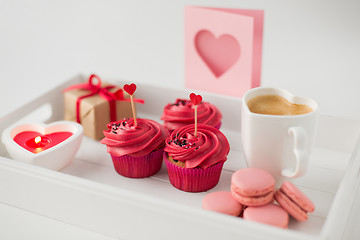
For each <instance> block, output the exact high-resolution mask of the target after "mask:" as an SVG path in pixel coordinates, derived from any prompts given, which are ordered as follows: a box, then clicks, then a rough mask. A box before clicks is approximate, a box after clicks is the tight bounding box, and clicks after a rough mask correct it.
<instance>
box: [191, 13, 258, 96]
mask: <svg viewBox="0 0 360 240" xmlns="http://www.w3.org/2000/svg"><path fill="white" fill-rule="evenodd" d="M263 21H264V11H262V10H246V9H225V8H208V7H195V6H187V7H185V86H186V88H190V89H197V90H203V91H208V92H214V93H219V94H224V95H229V96H235V97H242V95H243V93H245V92H246V91H247V90H248V89H250V88H253V87H258V86H260V77H261V57H262V38H263Z"/></svg>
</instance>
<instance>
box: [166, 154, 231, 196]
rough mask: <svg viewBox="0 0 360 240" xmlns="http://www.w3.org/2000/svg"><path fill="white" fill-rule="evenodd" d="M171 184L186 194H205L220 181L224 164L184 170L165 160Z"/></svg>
mask: <svg viewBox="0 0 360 240" xmlns="http://www.w3.org/2000/svg"><path fill="white" fill-rule="evenodd" d="M164 161H165V164H166V167H167V170H168V175H169V180H170V183H171V184H172V185H173V186H174V187H175V188H177V189H179V190H182V191H185V192H204V191H207V190H209V189H211V188H213V187H215V186H216V185H217V184H218V182H219V179H220V175H221V170H222V167H223V165H224V162H220V163H217V164H214V165H212V166H210V167H208V168H206V169H202V168H182V167H179V166H177V165H175V164H173V163H171V162H170V161H169V160H168V159H167V158H166V157H165V158H164Z"/></svg>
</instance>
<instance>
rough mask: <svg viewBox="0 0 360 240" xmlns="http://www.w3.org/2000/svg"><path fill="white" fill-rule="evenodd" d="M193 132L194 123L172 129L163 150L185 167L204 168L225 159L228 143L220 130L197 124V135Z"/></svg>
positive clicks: (228, 149) (228, 147) (228, 148)
mask: <svg viewBox="0 0 360 240" xmlns="http://www.w3.org/2000/svg"><path fill="white" fill-rule="evenodd" d="M194 132H195V125H194V124H191V125H187V126H185V127H182V128H178V129H176V130H174V131H173V132H172V133H171V135H170V136H169V137H167V138H166V146H165V149H164V151H165V152H166V153H167V154H168V156H171V157H172V158H173V159H174V160H177V161H181V162H185V167H186V168H195V167H199V168H203V169H205V168H207V167H209V166H211V165H213V164H216V163H219V162H225V161H226V159H227V155H228V153H229V151H230V145H229V142H228V140H227V139H226V137H225V135H224V134H223V133H222V132H220V131H219V130H217V129H216V128H214V127H211V126H208V125H205V124H198V129H197V137H195V136H194Z"/></svg>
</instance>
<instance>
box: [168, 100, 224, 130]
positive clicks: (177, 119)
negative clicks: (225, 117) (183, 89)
mask: <svg viewBox="0 0 360 240" xmlns="http://www.w3.org/2000/svg"><path fill="white" fill-rule="evenodd" d="M197 113H198V123H204V124H206V125H210V126H213V127H216V126H218V125H219V124H220V122H221V118H222V115H221V113H220V111H219V109H218V108H217V107H215V106H214V105H212V104H210V103H208V102H201V103H199V104H198V110H197ZM161 120H163V121H164V126H165V127H166V128H168V129H169V130H174V129H176V128H180V127H183V126H186V125H189V124H193V123H194V121H195V120H194V104H193V103H192V102H191V101H190V100H186V99H176V101H175V103H169V104H167V105H166V106H165V108H164V111H163V115H162V116H161Z"/></svg>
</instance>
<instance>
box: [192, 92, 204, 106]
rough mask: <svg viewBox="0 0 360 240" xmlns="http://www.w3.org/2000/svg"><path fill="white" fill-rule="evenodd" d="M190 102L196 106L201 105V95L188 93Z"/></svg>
mask: <svg viewBox="0 0 360 240" xmlns="http://www.w3.org/2000/svg"><path fill="white" fill-rule="evenodd" d="M189 97H190V100H191V101H192V103H193V104H194V105H195V106H197V105H198V104H199V103H201V101H202V97H201V95H196V94H195V93H190V96H189Z"/></svg>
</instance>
